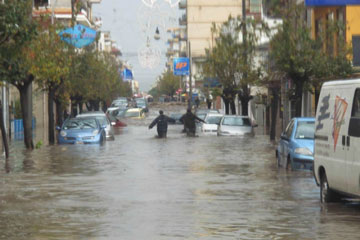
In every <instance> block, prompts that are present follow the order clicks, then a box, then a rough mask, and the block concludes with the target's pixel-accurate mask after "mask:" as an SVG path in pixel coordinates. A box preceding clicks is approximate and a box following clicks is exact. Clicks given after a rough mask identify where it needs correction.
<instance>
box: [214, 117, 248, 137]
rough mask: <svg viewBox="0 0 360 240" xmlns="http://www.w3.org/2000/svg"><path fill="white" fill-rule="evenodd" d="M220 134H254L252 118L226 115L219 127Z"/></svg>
mask: <svg viewBox="0 0 360 240" xmlns="http://www.w3.org/2000/svg"><path fill="white" fill-rule="evenodd" d="M217 135H218V136H254V129H253V126H252V124H251V120H250V118H249V117H247V116H237V115H225V116H224V117H223V118H222V119H221V121H220V124H219V126H218V129H217Z"/></svg>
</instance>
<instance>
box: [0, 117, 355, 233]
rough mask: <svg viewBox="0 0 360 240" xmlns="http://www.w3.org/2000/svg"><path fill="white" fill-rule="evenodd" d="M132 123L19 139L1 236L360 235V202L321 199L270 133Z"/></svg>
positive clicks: (1, 200)
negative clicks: (37, 142)
mask: <svg viewBox="0 0 360 240" xmlns="http://www.w3.org/2000/svg"><path fill="white" fill-rule="evenodd" d="M154 114H155V113H154V112H152V113H151V114H150V116H149V117H148V119H147V120H142V121H141V120H140V121H138V122H137V123H136V121H135V122H133V123H132V124H130V125H129V126H128V127H126V128H124V129H123V130H121V131H118V133H117V134H118V135H116V139H115V141H108V142H106V143H105V144H104V145H102V146H99V145H71V146H68V145H55V146H50V147H48V146H43V147H41V148H40V149H37V150H34V151H33V152H27V151H24V150H23V149H22V147H19V146H16V145H20V146H21V144H22V142H20V143H19V142H18V143H13V146H12V157H11V159H10V160H9V162H8V163H7V164H6V163H5V160H4V159H1V161H0V239H27V240H29V239H125V240H127V239H130V240H132V239H135V240H143V239H146V240H148V239H150V240H152V239H154V240H161V239H358V235H359V224H360V205H359V204H350V203H337V204H327V205H322V204H320V203H319V188H318V187H317V186H316V184H315V181H314V179H313V176H312V173H311V172H291V171H286V170H284V169H278V168H277V166H276V160H275V156H274V152H275V151H274V146H273V145H272V144H270V143H269V141H268V137H267V136H262V135H256V136H255V137H254V138H250V139H249V138H247V139H244V138H235V137H216V136H203V135H201V134H200V136H199V137H196V138H187V137H185V136H184V135H182V134H180V131H181V128H182V126H179V125H177V126H173V125H171V126H169V132H168V138H167V139H157V138H155V135H156V130H155V128H154V129H152V130H148V128H147V125H148V123H149V122H150V120H151V119H152V118H154V117H155V115H154Z"/></svg>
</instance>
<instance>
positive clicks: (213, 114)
mask: <svg viewBox="0 0 360 240" xmlns="http://www.w3.org/2000/svg"><path fill="white" fill-rule="evenodd" d="M206 116H207V117H223V116H224V114H221V113H213V112H209V113H207V114H206Z"/></svg>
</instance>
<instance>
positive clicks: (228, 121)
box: [223, 117, 251, 126]
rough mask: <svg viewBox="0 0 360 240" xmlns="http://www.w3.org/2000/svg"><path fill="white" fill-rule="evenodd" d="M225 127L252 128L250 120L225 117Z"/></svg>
mask: <svg viewBox="0 0 360 240" xmlns="http://www.w3.org/2000/svg"><path fill="white" fill-rule="evenodd" d="M223 125H227V126H251V123H250V119H248V118H239V117H225V118H224V121H223Z"/></svg>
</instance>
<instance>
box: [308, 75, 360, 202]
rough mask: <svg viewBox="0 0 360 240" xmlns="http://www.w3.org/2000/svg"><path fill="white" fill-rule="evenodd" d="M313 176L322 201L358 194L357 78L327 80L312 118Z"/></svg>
mask: <svg viewBox="0 0 360 240" xmlns="http://www.w3.org/2000/svg"><path fill="white" fill-rule="evenodd" d="M315 121H316V122H315V151H314V175H315V179H316V182H317V184H318V185H320V200H321V202H331V201H336V200H339V198H340V197H341V196H342V195H345V196H356V197H359V196H360V79H356V80H341V81H333V82H326V83H324V84H323V86H322V88H321V93H320V97H319V102H318V107H317V111H316V120H315Z"/></svg>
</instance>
